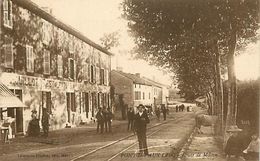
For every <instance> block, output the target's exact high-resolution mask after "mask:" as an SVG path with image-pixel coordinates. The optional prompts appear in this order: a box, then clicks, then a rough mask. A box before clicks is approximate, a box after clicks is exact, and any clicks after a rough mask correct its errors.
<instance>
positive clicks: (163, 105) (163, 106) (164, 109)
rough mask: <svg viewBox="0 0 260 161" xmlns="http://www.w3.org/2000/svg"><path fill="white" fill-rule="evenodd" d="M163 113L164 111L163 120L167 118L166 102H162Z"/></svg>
mask: <svg viewBox="0 0 260 161" xmlns="http://www.w3.org/2000/svg"><path fill="white" fill-rule="evenodd" d="M162 113H163V120H166V113H167V109H166V108H165V104H162Z"/></svg>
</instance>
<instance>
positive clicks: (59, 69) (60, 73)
mask: <svg viewBox="0 0 260 161" xmlns="http://www.w3.org/2000/svg"><path fill="white" fill-rule="evenodd" d="M57 59H58V60H57V63H58V65H57V67H58V77H60V78H62V76H63V61H62V56H61V55H58V58H57Z"/></svg>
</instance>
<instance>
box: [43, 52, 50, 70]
mask: <svg viewBox="0 0 260 161" xmlns="http://www.w3.org/2000/svg"><path fill="white" fill-rule="evenodd" d="M50 56H51V55H50V51H48V50H46V49H44V52H43V70H44V71H43V72H44V74H50V62H51V60H50Z"/></svg>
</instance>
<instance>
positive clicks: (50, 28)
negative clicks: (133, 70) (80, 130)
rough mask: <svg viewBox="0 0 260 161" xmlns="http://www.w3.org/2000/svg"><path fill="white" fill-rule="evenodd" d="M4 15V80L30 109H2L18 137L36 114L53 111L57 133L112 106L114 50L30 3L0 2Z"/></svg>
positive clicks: (0, 28) (52, 122) (0, 31)
mask: <svg viewBox="0 0 260 161" xmlns="http://www.w3.org/2000/svg"><path fill="white" fill-rule="evenodd" d="M0 11H1V12H0V19H1V21H0V22H1V24H0V37H1V41H0V49H1V50H0V51H1V53H0V61H1V62H0V63H1V70H2V72H1V75H0V80H1V82H2V83H4V84H5V85H6V86H7V87H8V88H9V89H10V90H11V91H12V92H14V93H15V94H16V95H17V96H18V97H19V98H20V99H21V100H22V102H24V103H25V105H26V106H27V108H8V109H1V119H3V117H4V116H5V115H6V116H9V117H14V118H15V119H16V125H15V130H14V131H15V132H16V133H23V134H25V133H26V131H27V127H28V123H29V121H30V119H31V111H32V110H36V111H37V117H38V118H39V119H40V120H41V118H42V113H43V112H42V111H43V109H47V111H48V112H49V113H50V129H51V130H54V129H60V128H63V127H65V125H71V126H76V125H78V124H80V123H81V122H91V121H92V120H94V119H95V118H94V117H95V113H96V111H97V109H98V108H99V107H101V108H108V107H110V86H109V84H110V71H111V55H112V54H111V53H110V52H108V51H106V50H105V49H103V48H102V47H101V46H99V45H97V44H95V43H94V42H92V41H91V40H89V39H88V38H87V37H85V36H83V35H82V34H81V33H79V32H78V31H76V30H75V29H73V28H72V27H70V26H68V25H66V24H64V23H63V22H61V21H59V20H58V19H56V18H55V17H53V16H52V15H50V14H49V13H47V12H45V11H44V10H42V9H40V8H39V7H38V6H37V5H35V4H34V3H32V2H31V1H29V0H0ZM40 122H41V121H40Z"/></svg>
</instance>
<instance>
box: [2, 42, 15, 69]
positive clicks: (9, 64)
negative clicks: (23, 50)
mask: <svg viewBox="0 0 260 161" xmlns="http://www.w3.org/2000/svg"><path fill="white" fill-rule="evenodd" d="M3 50H4V66H5V67H6V68H13V67H14V55H13V39H12V38H9V37H5V38H4V45H3Z"/></svg>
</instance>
